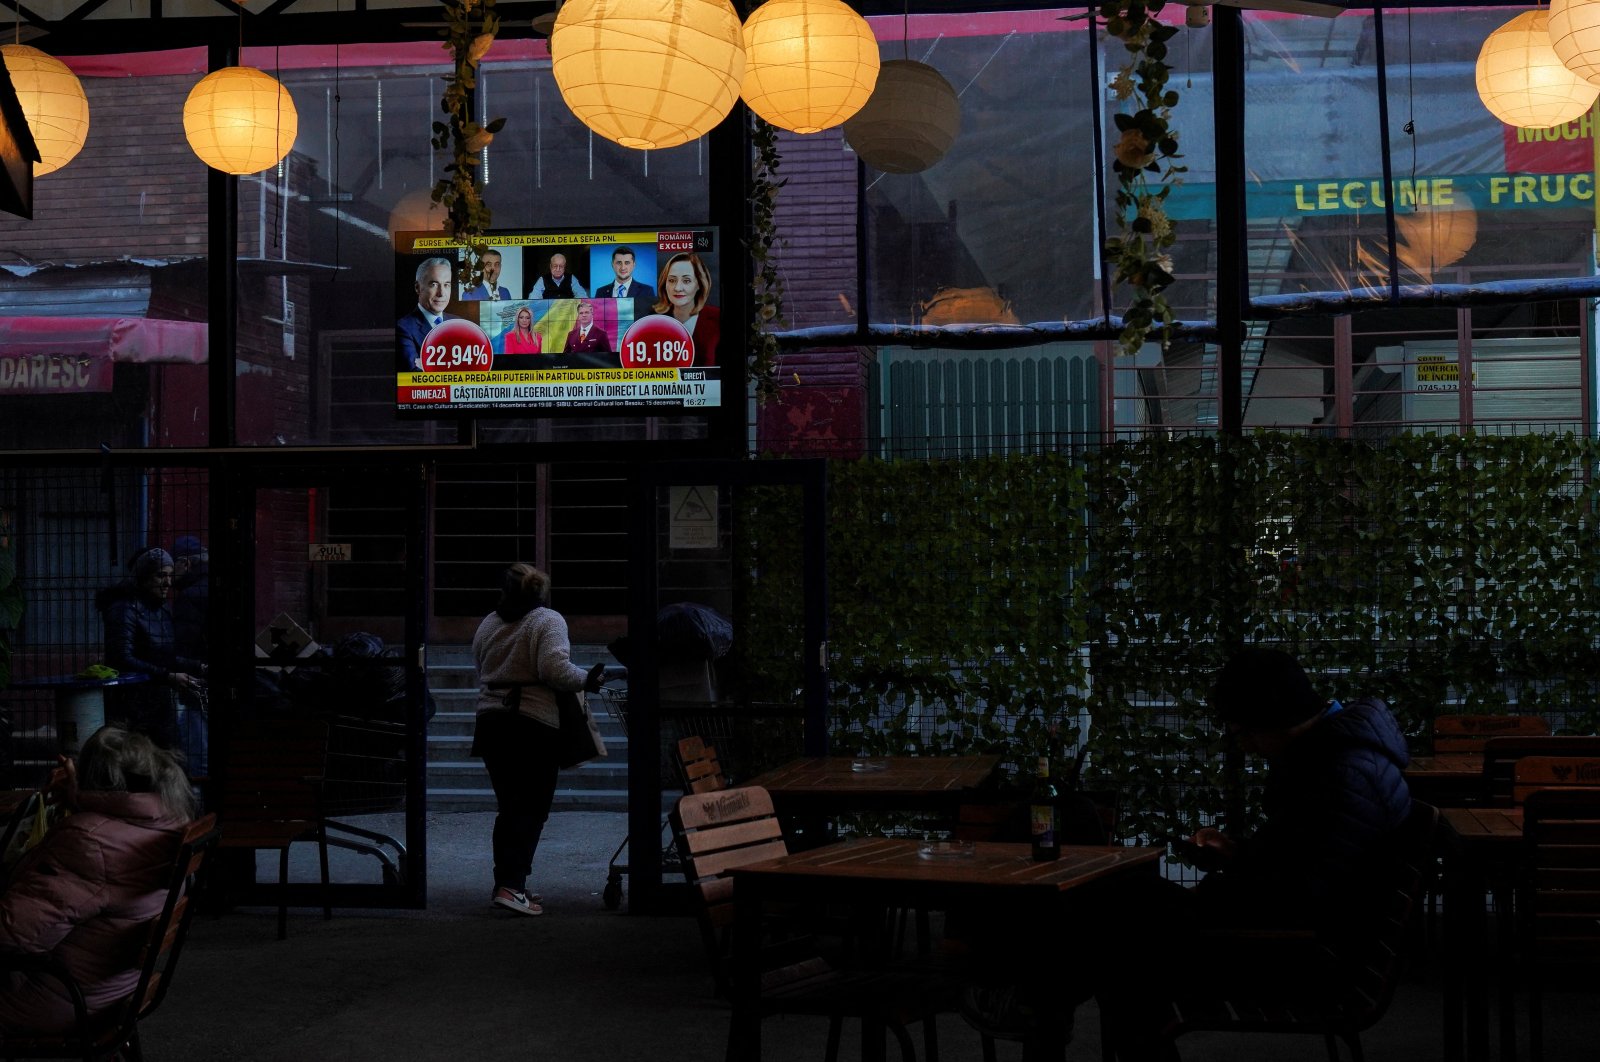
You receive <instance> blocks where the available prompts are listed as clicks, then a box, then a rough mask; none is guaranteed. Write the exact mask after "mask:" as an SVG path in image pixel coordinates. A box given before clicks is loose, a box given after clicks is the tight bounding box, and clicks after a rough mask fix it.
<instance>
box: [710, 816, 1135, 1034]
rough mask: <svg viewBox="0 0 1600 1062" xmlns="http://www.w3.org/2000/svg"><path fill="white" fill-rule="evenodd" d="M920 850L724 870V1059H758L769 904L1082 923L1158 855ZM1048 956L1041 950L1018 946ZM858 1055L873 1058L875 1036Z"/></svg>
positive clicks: (1013, 848)
mask: <svg viewBox="0 0 1600 1062" xmlns="http://www.w3.org/2000/svg"><path fill="white" fill-rule="evenodd" d="M925 843H926V842H922V841H916V840H910V839H905V838H856V839H852V840H847V841H840V842H838V843H836V844H831V845H827V846H825V847H822V848H814V849H812V850H810V851H808V852H799V853H794V854H791V855H787V856H784V857H782V858H780V859H773V860H769V861H767V862H764V863H754V864H751V865H750V866H745V867H738V868H735V869H734V870H733V871H732V874H733V878H734V911H735V914H734V951H733V973H732V977H733V984H732V989H733V992H732V995H733V1019H732V1020H733V1037H732V1040H731V1051H730V1057H732V1058H738V1059H741V1060H745V1062H755V1060H757V1059H759V1058H760V1057H761V1012H760V1008H759V1006H758V999H759V994H760V989H761V970H760V955H761V911H762V908H763V906H764V905H765V904H767V903H769V902H775V901H805V902H807V903H837V904H842V905H849V906H851V907H854V908H857V909H861V908H881V907H888V906H910V905H917V906H923V907H928V908H932V909H936V910H948V909H950V908H952V907H960V906H963V905H966V904H984V905H988V906H989V907H990V908H991V909H1002V908H1004V909H1011V910H1020V909H1025V908H1026V906H1027V905H1030V904H1034V905H1040V907H1041V909H1043V910H1047V911H1049V912H1051V913H1060V912H1063V911H1064V912H1065V913H1066V914H1067V915H1068V916H1069V917H1072V916H1076V917H1080V918H1081V917H1084V916H1086V915H1089V914H1092V912H1093V910H1094V909H1095V908H1096V906H1097V905H1098V902H1099V901H1098V899H1097V898H1098V897H1100V896H1103V895H1104V893H1103V892H1102V891H1101V890H1100V889H1091V888H1087V886H1091V885H1097V884H1101V883H1107V884H1109V883H1111V882H1114V881H1115V880H1117V879H1119V878H1122V877H1123V876H1125V875H1129V874H1156V873H1159V872H1160V858H1161V852H1162V849H1160V848H1155V847H1141V848H1123V847H1114V848H1088V847H1063V848H1062V849H1061V858H1060V859H1058V860H1053V861H1051V862H1046V863H1035V862H1033V860H1032V859H1031V857H1030V855H1029V848H1028V846H1027V845H1025V844H1000V843H990V842H978V843H976V844H975V845H973V846H972V854H971V855H970V856H954V857H948V856H941V857H936V858H926V857H924V856H923V855H922V853H921V850H922V848H923V846H924V844H925ZM1019 943H1022V944H1024V945H1025V946H1031V947H1049V946H1050V945H1049V944H1048V943H1047V942H1044V941H1038V940H1034V941H1024V942H1019ZM862 1043H863V1047H864V1048H869V1049H870V1050H872V1051H873V1052H874V1053H875V1054H876V1056H877V1057H880V1058H881V1052H882V1050H883V1036H882V1030H881V1029H880V1030H877V1031H876V1035H864V1036H863V1039H862Z"/></svg>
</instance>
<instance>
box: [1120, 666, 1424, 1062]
mask: <svg viewBox="0 0 1600 1062" xmlns="http://www.w3.org/2000/svg"><path fill="white" fill-rule="evenodd" d="M1211 706H1212V708H1213V709H1214V710H1215V711H1216V713H1217V715H1218V717H1219V718H1220V719H1221V720H1222V722H1223V724H1224V725H1225V726H1226V727H1227V729H1228V732H1229V733H1230V734H1232V735H1233V737H1234V738H1235V740H1237V741H1238V743H1239V746H1240V748H1242V749H1243V750H1244V751H1245V752H1247V753H1251V754H1254V755H1258V756H1261V757H1263V758H1265V759H1266V761H1267V775H1266V784H1265V787H1264V789H1263V791H1262V811H1263V817H1262V821H1261V823H1260V825H1259V826H1257V827H1256V828H1255V829H1254V830H1252V831H1250V832H1248V833H1244V834H1242V835H1239V836H1234V835H1231V834H1228V833H1225V832H1223V831H1221V830H1219V829H1217V828H1215V827H1209V826H1208V827H1205V828H1203V829H1201V830H1199V831H1198V832H1196V833H1195V834H1194V836H1193V837H1191V838H1189V839H1188V840H1187V841H1185V842H1178V843H1177V845H1176V847H1177V849H1178V851H1179V852H1180V853H1181V854H1183V855H1184V856H1185V857H1186V858H1188V859H1189V860H1190V862H1192V863H1194V864H1195V865H1196V866H1197V867H1199V868H1200V869H1201V870H1204V871H1207V872H1208V873H1207V875H1206V877H1205V879H1204V880H1202V881H1201V882H1200V883H1199V885H1197V886H1196V887H1195V888H1193V889H1185V888H1182V887H1180V886H1177V885H1176V884H1174V883H1173V882H1170V881H1167V880H1164V879H1161V878H1151V879H1150V880H1149V882H1148V883H1147V884H1148V888H1129V889H1126V890H1124V891H1123V892H1122V893H1121V894H1120V895H1119V898H1118V902H1119V903H1120V904H1121V907H1120V909H1118V910H1116V911H1115V912H1112V913H1111V914H1110V915H1109V916H1108V917H1107V919H1106V923H1107V925H1109V926H1114V927H1115V932H1117V933H1118V934H1120V938H1119V939H1118V940H1117V941H1116V943H1117V945H1118V946H1117V947H1115V948H1112V947H1110V946H1109V945H1110V944H1111V943H1112V942H1110V941H1107V942H1105V943H1106V945H1107V947H1106V951H1107V953H1108V954H1113V955H1115V956H1119V958H1116V959H1113V961H1111V962H1109V963H1108V964H1107V968H1106V969H1105V970H1104V972H1103V973H1102V976H1101V978H1100V982H1099V984H1098V986H1097V990H1098V994H1099V996H1100V1006H1101V1016H1102V1021H1103V1022H1104V1023H1105V1024H1106V1029H1107V1030H1108V1035H1109V1036H1110V1038H1111V1039H1112V1041H1113V1042H1114V1043H1115V1044H1116V1045H1117V1046H1116V1051H1117V1057H1118V1058H1120V1059H1122V1060H1124V1062H1168V1060H1172V1059H1176V1058H1177V1052H1176V1051H1175V1049H1174V1048H1173V1046H1172V1043H1171V1041H1169V1040H1168V1039H1166V1037H1165V1033H1164V1029H1165V1026H1166V1023H1167V1020H1168V1019H1169V1018H1170V1011H1169V1010H1168V1009H1167V1003H1166V1001H1167V1000H1168V999H1170V998H1173V994H1174V993H1177V994H1179V995H1185V996H1188V995H1196V994H1200V995H1203V994H1204V993H1205V992H1206V991H1207V990H1208V989H1215V990H1216V991H1218V992H1220V993H1224V994H1225V993H1226V992H1228V990H1229V986H1234V985H1238V984H1241V983H1254V982H1256V981H1258V980H1259V979H1260V978H1261V977H1263V976H1264V977H1268V978H1273V979H1278V978H1286V977H1293V976H1294V974H1295V971H1293V970H1262V969H1255V968H1252V963H1251V960H1250V959H1248V958H1246V957H1244V956H1241V955H1233V954H1220V953H1218V952H1217V951H1216V950H1215V948H1216V944H1215V942H1214V941H1213V940H1212V939H1211V938H1209V937H1208V936H1207V935H1206V933H1207V931H1213V930H1217V929H1219V928H1228V927H1243V928H1260V929H1292V930H1306V929H1310V930H1314V931H1316V932H1318V933H1319V934H1321V935H1323V937H1324V939H1332V938H1334V937H1335V936H1336V935H1337V934H1340V933H1342V932H1343V931H1345V929H1346V928H1347V927H1349V926H1352V925H1357V924H1360V923H1361V922H1363V921H1365V920H1367V919H1370V918H1372V917H1375V914H1374V911H1375V908H1376V905H1377V904H1378V903H1380V902H1381V897H1380V896H1378V895H1376V894H1375V893H1374V892H1373V891H1372V889H1373V887H1374V883H1382V882H1384V881H1386V880H1388V878H1387V876H1386V875H1384V874H1383V873H1382V870H1381V868H1382V867H1383V865H1384V864H1385V862H1386V861H1387V860H1388V859H1390V858H1393V856H1392V854H1391V853H1392V848H1391V845H1392V843H1393V841H1394V840H1395V839H1396V838H1397V837H1398V836H1399V834H1400V831H1401V830H1402V829H1403V827H1404V826H1405V823H1406V820H1407V817H1408V816H1409V815H1410V813H1411V793H1410V790H1409V789H1408V788H1407V786H1406V780H1405V775H1404V774H1403V773H1402V772H1403V771H1404V770H1405V767H1406V764H1407V763H1408V761H1409V757H1408V755H1407V752H1406V742H1405V736H1404V735H1403V734H1402V733H1401V730H1400V726H1399V724H1398V723H1397V722H1395V719H1394V716H1393V715H1391V714H1390V713H1389V708H1388V706H1387V705H1386V704H1384V702H1383V701H1381V700H1379V699H1377V698H1375V697H1362V698H1358V699H1354V700H1351V701H1350V702H1349V703H1348V704H1342V703H1340V702H1339V701H1336V700H1329V699H1327V698H1325V697H1322V696H1320V695H1319V694H1318V693H1317V692H1316V690H1315V689H1314V688H1313V687H1312V685H1311V680H1310V679H1309V678H1307V676H1306V673H1305V671H1304V670H1302V669H1301V667H1300V664H1299V663H1298V662H1297V661H1296V660H1295V659H1294V657H1292V656H1290V655H1289V654H1287V653H1284V652H1281V651H1279V650H1276V649H1258V648H1250V649H1245V650H1243V651H1241V652H1239V653H1238V654H1236V655H1235V656H1234V657H1233V658H1232V659H1230V660H1229V661H1228V663H1227V664H1226V665H1224V666H1223V668H1222V670H1221V671H1219V672H1218V674H1217V678H1216V682H1215V685H1214V686H1213V688H1212V692H1211ZM1160 950H1166V951H1168V952H1170V953H1173V954H1179V955H1182V956H1184V962H1183V963H1181V964H1177V965H1173V966H1170V967H1162V968H1153V967H1151V966H1150V965H1149V963H1148V956H1149V955H1151V954H1155V953H1156V952H1157V951H1160Z"/></svg>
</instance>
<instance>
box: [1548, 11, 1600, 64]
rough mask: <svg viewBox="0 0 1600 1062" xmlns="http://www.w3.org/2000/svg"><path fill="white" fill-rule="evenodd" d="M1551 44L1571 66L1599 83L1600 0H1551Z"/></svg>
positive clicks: (1557, 56) (1565, 62) (1558, 54)
mask: <svg viewBox="0 0 1600 1062" xmlns="http://www.w3.org/2000/svg"><path fill="white" fill-rule="evenodd" d="M1550 46H1551V47H1552V48H1554V49H1555V51H1556V58H1558V59H1560V60H1561V62H1562V64H1563V65H1564V66H1566V68H1567V69H1568V70H1571V71H1572V72H1573V73H1574V74H1577V75H1578V76H1579V77H1581V78H1583V79H1584V80H1585V81H1591V82H1594V83H1595V84H1600V2H1596V0H1551V4H1550Z"/></svg>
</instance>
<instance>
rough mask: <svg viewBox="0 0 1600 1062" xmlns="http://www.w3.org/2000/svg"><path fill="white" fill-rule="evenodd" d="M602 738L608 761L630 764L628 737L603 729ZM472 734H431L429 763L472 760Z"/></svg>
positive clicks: (429, 738)
mask: <svg viewBox="0 0 1600 1062" xmlns="http://www.w3.org/2000/svg"><path fill="white" fill-rule="evenodd" d="M600 736H601V738H603V739H604V740H605V743H606V760H607V762H611V763H621V764H626V763H627V762H628V739H627V738H626V737H622V736H618V735H612V734H607V733H606V732H605V731H604V730H603V729H602V730H601V732H600ZM471 753H472V734H471V733H470V732H468V733H465V734H429V735H428V763H429V764H435V763H456V762H461V761H467V760H471V762H473V763H477V762H478V761H477V760H475V759H472V756H471Z"/></svg>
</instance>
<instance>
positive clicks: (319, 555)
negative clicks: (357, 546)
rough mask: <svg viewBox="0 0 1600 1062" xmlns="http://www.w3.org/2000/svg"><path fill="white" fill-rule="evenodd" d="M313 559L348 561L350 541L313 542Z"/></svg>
mask: <svg viewBox="0 0 1600 1062" xmlns="http://www.w3.org/2000/svg"><path fill="white" fill-rule="evenodd" d="M311 559H312V560H313V561H347V560H349V559H350V543H348V542H313V543H312V544H311Z"/></svg>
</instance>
